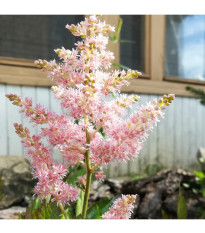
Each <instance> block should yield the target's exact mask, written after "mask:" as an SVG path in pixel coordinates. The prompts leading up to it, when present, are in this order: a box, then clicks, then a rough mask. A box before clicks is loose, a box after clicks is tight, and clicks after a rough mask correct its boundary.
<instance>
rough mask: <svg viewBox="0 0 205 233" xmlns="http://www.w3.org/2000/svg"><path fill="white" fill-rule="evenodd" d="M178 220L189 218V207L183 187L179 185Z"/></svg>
mask: <svg viewBox="0 0 205 233" xmlns="http://www.w3.org/2000/svg"><path fill="white" fill-rule="evenodd" d="M177 218H178V219H186V218H187V205H186V201H185V199H184V197H183V195H182V190H181V186H180V185H179V196H178V203H177Z"/></svg>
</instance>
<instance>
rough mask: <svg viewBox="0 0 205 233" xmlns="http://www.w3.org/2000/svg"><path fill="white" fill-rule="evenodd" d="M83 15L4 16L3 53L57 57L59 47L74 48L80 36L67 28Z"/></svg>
mask: <svg viewBox="0 0 205 233" xmlns="http://www.w3.org/2000/svg"><path fill="white" fill-rule="evenodd" d="M83 19H84V16H82V15H1V16H0V56H1V57H13V58H25V59H38V58H42V59H48V60H50V59H54V58H57V55H56V54H55V52H54V51H53V50H54V49H56V48H60V47H62V46H63V47H65V48H66V49H71V48H73V45H74V43H75V42H76V40H77V39H78V38H77V37H75V36H73V35H72V34H71V32H70V31H69V30H67V29H66V28H65V25H66V24H77V23H78V22H80V21H82V20H83Z"/></svg>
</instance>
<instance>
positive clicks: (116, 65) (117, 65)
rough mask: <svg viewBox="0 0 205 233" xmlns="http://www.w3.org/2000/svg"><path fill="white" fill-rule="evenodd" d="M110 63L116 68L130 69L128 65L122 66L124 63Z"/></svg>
mask: <svg viewBox="0 0 205 233" xmlns="http://www.w3.org/2000/svg"><path fill="white" fill-rule="evenodd" d="M112 65H113V66H114V67H115V68H118V69H124V70H130V68H129V67H127V66H124V65H121V64H117V63H114V62H113V63H112Z"/></svg>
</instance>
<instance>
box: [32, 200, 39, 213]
mask: <svg viewBox="0 0 205 233" xmlns="http://www.w3.org/2000/svg"><path fill="white" fill-rule="evenodd" d="M40 205H41V200H40V198H39V197H37V198H36V199H34V200H33V201H32V210H34V211H36V210H37V209H38V208H39V207H40Z"/></svg>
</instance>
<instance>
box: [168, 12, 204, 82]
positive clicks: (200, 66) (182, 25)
mask: <svg viewBox="0 0 205 233" xmlns="http://www.w3.org/2000/svg"><path fill="white" fill-rule="evenodd" d="M165 52H166V56H165V75H166V76H175V77H180V78H184V79H194V80H202V81H205V15H168V16H166V51H165Z"/></svg>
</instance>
